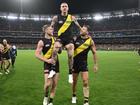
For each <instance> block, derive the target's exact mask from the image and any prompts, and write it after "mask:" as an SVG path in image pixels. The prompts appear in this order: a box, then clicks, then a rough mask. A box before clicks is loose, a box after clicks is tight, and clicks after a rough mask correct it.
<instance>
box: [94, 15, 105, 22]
mask: <svg viewBox="0 0 140 105" xmlns="http://www.w3.org/2000/svg"><path fill="white" fill-rule="evenodd" d="M93 18H94V19H95V20H97V21H99V20H102V19H103V16H102V15H95V16H94V17H93Z"/></svg>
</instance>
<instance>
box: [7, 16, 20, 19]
mask: <svg viewBox="0 0 140 105" xmlns="http://www.w3.org/2000/svg"><path fill="white" fill-rule="evenodd" d="M7 18H8V19H11V20H15V19H18V17H16V16H8V17H7Z"/></svg>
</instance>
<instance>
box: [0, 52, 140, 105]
mask: <svg viewBox="0 0 140 105" xmlns="http://www.w3.org/2000/svg"><path fill="white" fill-rule="evenodd" d="M97 53H98V62H99V71H98V73H97V74H94V73H93V70H92V68H93V60H92V55H91V53H89V59H88V62H89V83H90V105H140V56H138V54H137V52H134V51H98V52H97ZM59 58H60V71H61V73H60V79H59V82H58V87H57V91H56V97H55V98H54V105H72V104H71V96H72V95H71V85H70V84H69V83H68V81H67V80H68V65H67V54H66V52H63V53H62V54H61V55H59ZM43 83H44V78H43V63H42V62H41V61H39V60H37V59H36V58H35V56H34V51H33V50H19V51H18V57H17V61H16V65H15V68H14V69H11V73H10V74H9V75H3V76H0V105H42V100H43ZM77 97H78V103H77V104H76V105H83V92H82V81H81V77H80V76H79V81H78V86H77Z"/></svg>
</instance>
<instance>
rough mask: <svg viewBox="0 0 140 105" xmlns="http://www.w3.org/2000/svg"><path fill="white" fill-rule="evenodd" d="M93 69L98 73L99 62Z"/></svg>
mask: <svg viewBox="0 0 140 105" xmlns="http://www.w3.org/2000/svg"><path fill="white" fill-rule="evenodd" d="M93 71H94V73H97V71H98V66H97V64H95V65H94V68H93Z"/></svg>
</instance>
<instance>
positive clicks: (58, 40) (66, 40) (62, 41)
mask: <svg viewBox="0 0 140 105" xmlns="http://www.w3.org/2000/svg"><path fill="white" fill-rule="evenodd" d="M56 42H60V43H61V44H62V46H66V45H68V44H70V43H73V38H67V39H66V38H65V39H64V38H57V39H56Z"/></svg>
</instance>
